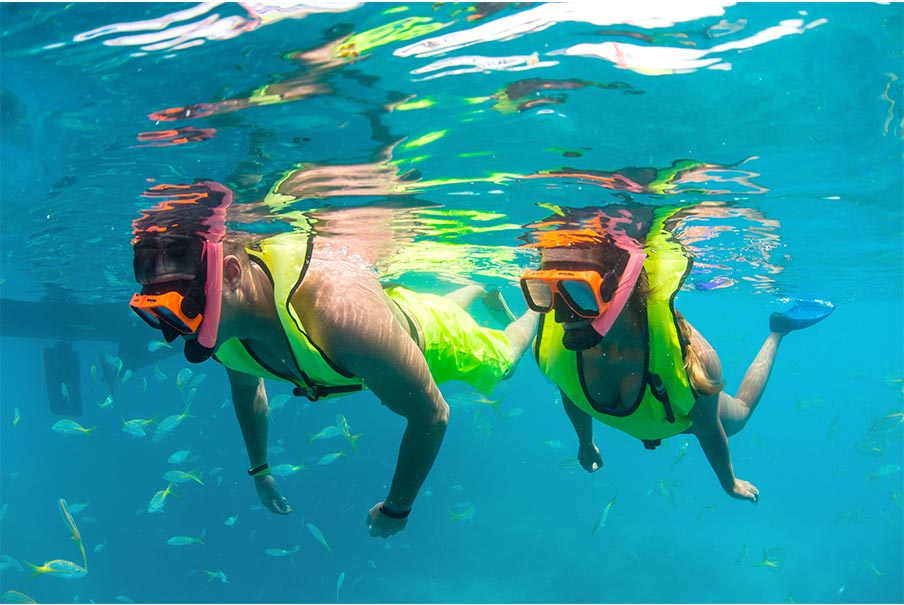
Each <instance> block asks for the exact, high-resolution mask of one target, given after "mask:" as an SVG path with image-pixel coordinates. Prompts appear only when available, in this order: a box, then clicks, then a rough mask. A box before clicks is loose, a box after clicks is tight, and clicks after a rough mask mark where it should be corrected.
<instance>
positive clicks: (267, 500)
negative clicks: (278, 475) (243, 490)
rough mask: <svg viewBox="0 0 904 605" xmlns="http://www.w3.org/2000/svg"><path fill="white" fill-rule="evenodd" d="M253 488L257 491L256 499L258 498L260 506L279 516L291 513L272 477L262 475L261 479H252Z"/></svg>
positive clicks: (290, 508)
mask: <svg viewBox="0 0 904 605" xmlns="http://www.w3.org/2000/svg"><path fill="white" fill-rule="evenodd" d="M254 488H255V489H256V490H257V497H258V498H260V501H261V504H263V505H264V506H266V507H267V508H269V509H270V510H272V511H273V512H274V513H276V514H279V515H288V514H289V513H291V512H292V507H291V506H289V503H288V502H286V499H285V498H283V497H282V496H281V495H280V493H279V488H277V487H276V479H274V478H273V475H264V476H263V477H255V478H254Z"/></svg>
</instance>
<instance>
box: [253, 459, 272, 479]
mask: <svg viewBox="0 0 904 605" xmlns="http://www.w3.org/2000/svg"><path fill="white" fill-rule="evenodd" d="M268 468H270V465H269V464H267V463H266V462H264V463H263V464H262V465H260V466H256V467H254V468H249V469H248V474H249V475H250V476H252V477H254V476H255V475H257V474H258V473H261V472H263V471H265V470H267V469H268ZM267 474H268V475H269V473H267Z"/></svg>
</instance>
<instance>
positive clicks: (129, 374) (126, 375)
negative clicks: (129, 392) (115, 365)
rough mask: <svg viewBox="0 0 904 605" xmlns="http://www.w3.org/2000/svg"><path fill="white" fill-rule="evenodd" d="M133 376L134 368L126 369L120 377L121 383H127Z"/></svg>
mask: <svg viewBox="0 0 904 605" xmlns="http://www.w3.org/2000/svg"><path fill="white" fill-rule="evenodd" d="M131 377H132V370H126V371H125V372H123V373H122V376H120V377H119V383H120V384H125V383H126V381H128V380H129V378H131Z"/></svg>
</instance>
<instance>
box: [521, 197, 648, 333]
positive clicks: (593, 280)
mask: <svg viewBox="0 0 904 605" xmlns="http://www.w3.org/2000/svg"><path fill="white" fill-rule="evenodd" d="M632 222H633V217H632V216H631V215H630V213H628V212H627V211H626V210H620V211H616V212H615V213H614V214H613V215H608V214H606V213H604V212H603V211H602V209H595V210H593V211H591V212H590V213H588V215H586V216H579V217H577V219H574V218H571V219H570V220H569V219H566V218H564V217H562V215H561V214H560V215H557V216H556V217H555V218H554V219H552V220H549V221H545V222H544V223H542V224H541V225H542V226H543V227H544V229H542V230H538V231H535V232H534V233H532V234H531V235H532V237H533V240H534V242H535V243H532V244H530V245H531V246H533V247H537V248H546V249H549V248H568V247H571V246H577V245H580V246H583V247H587V246H590V247H592V246H597V245H600V246H602V245H614V246H616V247H618V248H620V249H621V250H623V251H625V252H627V253H628V260H627V262H626V264H625V268H624V270H622V271H621V274H620V275H618V274H617V273H616V271H615V270H614V269H612V270H609V271H607V272H605V273H599V272H597V271H562V270H555V269H553V270H539V271H527V272H525V273H524V275H523V276H522V277H521V290H522V292H523V293H524V298H525V300H526V302H527V305H528V307H529V308H531V309H532V310H534V311H537V312H539V313H548V312H549V311H551V310H552V309H553V306H554V303H555V297H556V296H559V297H560V298H561V299H562V300H563V301H564V302H565V304H566V305H567V306H568V307H569V308H570V309H571V310H572V311H573V312H574V314H575V315H577V316H578V317H582V318H584V319H593V321H592V322H591V324H590V325H591V326H592V327H593V329H594V330H595V331H596V332H597V333H598V334H599V335H600V336H605V335H606V334H607V333H608V332H609V330H610V329H611V328H612V324H613V323H615V320H616V319H617V318H618V316H619V314H620V313H621V312H622V309H624V307H625V304H627V302H628V299H629V298H630V296H631V293H632V292H633V291H634V286H635V285H636V284H637V280H638V278H639V277H640V272H641V270H642V269H643V264H644V261H645V260H646V258H647V255H646V252H644V250H643V247H642V246H641V244H640V243H639V242H638V241H637V240H636V239H634V238H633V237H631V236H629V235H628V234H627V233H626V231H625V227H626V226H628V225H630V224H631V223H632Z"/></svg>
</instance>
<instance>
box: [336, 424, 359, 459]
mask: <svg viewBox="0 0 904 605" xmlns="http://www.w3.org/2000/svg"><path fill="white" fill-rule="evenodd" d="M336 426H338V427H339V429H340V430H341V431H342V435H343V436H344V437H345V438H346V439H347V440H348V442H349V443H350V444H351V446H352V450H354V452H355V453H356V454H357V453H358V439H360V438H361V435H362V434H363V433H358V434H357V435H352V431H351V427H350V426H349V425H348V419H347V418H346V417H345V416H344V415H343V414H336Z"/></svg>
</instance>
